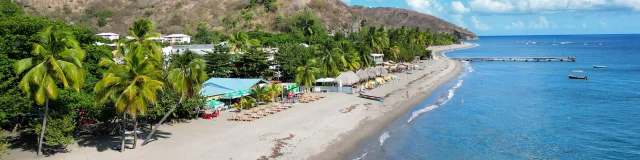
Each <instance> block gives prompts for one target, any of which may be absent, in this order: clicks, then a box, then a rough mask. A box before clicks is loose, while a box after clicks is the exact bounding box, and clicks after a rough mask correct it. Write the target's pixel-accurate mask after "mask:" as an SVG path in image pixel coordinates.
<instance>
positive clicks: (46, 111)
mask: <svg viewBox="0 0 640 160" xmlns="http://www.w3.org/2000/svg"><path fill="white" fill-rule="evenodd" d="M48 115H49V96H46V97H45V100H44V117H43V118H42V130H41V131H40V138H38V155H42V140H43V139H44V132H45V129H46V127H47V116H48Z"/></svg>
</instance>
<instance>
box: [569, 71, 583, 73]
mask: <svg viewBox="0 0 640 160" xmlns="http://www.w3.org/2000/svg"><path fill="white" fill-rule="evenodd" d="M572 72H577V73H582V72H584V71H582V70H573V71H572Z"/></svg>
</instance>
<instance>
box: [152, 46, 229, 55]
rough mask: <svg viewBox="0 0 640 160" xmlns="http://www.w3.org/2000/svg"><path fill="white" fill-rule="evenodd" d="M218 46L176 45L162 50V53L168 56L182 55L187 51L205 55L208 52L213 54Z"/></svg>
mask: <svg viewBox="0 0 640 160" xmlns="http://www.w3.org/2000/svg"><path fill="white" fill-rule="evenodd" d="M215 47H216V45H213V44H193V45H174V46H168V47H164V48H162V53H163V54H164V55H165V56H167V55H170V54H176V53H177V54H180V53H182V52H184V51H186V50H187V49H188V50H190V51H193V52H195V53H197V54H199V55H205V54H207V52H213V51H214V49H215Z"/></svg>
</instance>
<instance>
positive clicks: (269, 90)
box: [267, 84, 283, 102]
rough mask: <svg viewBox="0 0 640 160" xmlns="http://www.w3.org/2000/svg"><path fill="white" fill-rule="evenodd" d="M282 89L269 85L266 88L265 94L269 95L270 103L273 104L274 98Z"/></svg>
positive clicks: (279, 86)
mask: <svg viewBox="0 0 640 160" xmlns="http://www.w3.org/2000/svg"><path fill="white" fill-rule="evenodd" d="M282 91H283V87H282V86H281V85H279V84H270V85H268V86H267V93H268V94H269V95H271V102H275V100H276V98H275V97H276V96H277V95H280V94H282Z"/></svg>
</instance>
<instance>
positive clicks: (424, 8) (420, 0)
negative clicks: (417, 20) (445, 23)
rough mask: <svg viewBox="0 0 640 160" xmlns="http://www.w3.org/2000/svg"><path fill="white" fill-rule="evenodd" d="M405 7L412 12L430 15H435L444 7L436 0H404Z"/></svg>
mask: <svg viewBox="0 0 640 160" xmlns="http://www.w3.org/2000/svg"><path fill="white" fill-rule="evenodd" d="M406 1H407V5H409V7H411V8H412V9H413V10H415V11H418V12H422V13H426V14H430V15H437V14H439V13H440V12H442V11H443V10H444V7H443V6H442V4H440V2H438V1H437V0H406Z"/></svg>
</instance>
